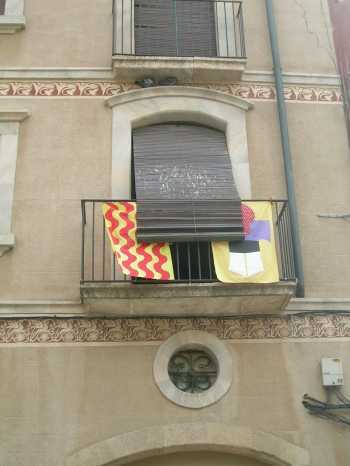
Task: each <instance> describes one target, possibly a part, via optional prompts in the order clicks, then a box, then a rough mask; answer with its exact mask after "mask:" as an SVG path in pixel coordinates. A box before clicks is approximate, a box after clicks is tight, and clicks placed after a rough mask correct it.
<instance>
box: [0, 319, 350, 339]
mask: <svg viewBox="0 0 350 466" xmlns="http://www.w3.org/2000/svg"><path fill="white" fill-rule="evenodd" d="M185 330H201V331H204V332H209V333H211V334H213V335H215V336H217V337H218V338H220V339H223V340H243V339H244V340H251V339H257V340H261V339H281V338H282V339H288V338H299V339H302V338H315V339H317V338H342V337H350V315H341V314H334V315H329V314H328V315H312V316H311V315H309V316H308V315H302V316H298V315H292V316H284V317H240V318H230V319H229V318H218V319H212V318H193V319H181V318H178V319H167V318H145V319H129V318H125V319H120V318H118V319H102V318H101V319H98V318H93V319H88V318H81V319H80V318H79V319H63V318H62V319H59V318H51V319H49V318H45V319H3V320H0V343H87V342H147V341H148V342H149V341H162V340H165V339H167V338H169V337H170V336H171V335H174V334H175V333H177V332H182V331H185Z"/></svg>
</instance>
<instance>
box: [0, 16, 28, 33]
mask: <svg viewBox="0 0 350 466" xmlns="http://www.w3.org/2000/svg"><path fill="white" fill-rule="evenodd" d="M25 25H26V19H25V17H24V16H10V15H1V16H0V34H14V33H15V32H19V31H21V30H22V29H24V28H25Z"/></svg>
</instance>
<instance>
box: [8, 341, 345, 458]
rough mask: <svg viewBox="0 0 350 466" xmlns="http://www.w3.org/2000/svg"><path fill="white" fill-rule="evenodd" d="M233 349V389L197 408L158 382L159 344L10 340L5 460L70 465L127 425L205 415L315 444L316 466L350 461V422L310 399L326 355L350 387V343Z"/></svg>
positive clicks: (239, 345) (318, 392)
mask: <svg viewBox="0 0 350 466" xmlns="http://www.w3.org/2000/svg"><path fill="white" fill-rule="evenodd" d="M230 346H231V349H232V354H233V384H232V387H231V389H230V391H229V392H228V394H227V395H226V396H225V397H224V398H223V399H222V400H221V401H219V402H218V403H216V404H214V405H212V406H210V407H208V408H204V409H201V410H196V411H193V410H189V409H186V408H181V407H178V406H176V405H174V404H172V403H171V402H170V401H168V400H167V399H165V398H164V397H163V395H162V394H161V393H160V391H159V390H158V388H157V386H156V385H155V383H154V381H153V376H152V366H153V360H154V357H155V354H156V351H157V348H158V344H157V343H149V344H143V343H138V344H132V343H130V344H127V343H125V344H119V345H118V344H115V345H114V344H109V345H108V346H107V345H105V346H103V344H102V345H97V346H79V345H75V346H74V345H73V346H56V345H54V344H52V345H51V346H50V344H49V345H48V346H36V347H33V346H25V345H24V346H22V347H11V345H7V346H6V347H4V346H2V347H1V348H0V370H1V380H2V381H1V384H0V418H1V422H0V434H1V435H0V437H1V439H2V441H1V444H0V458H1V464H4V465H6V466H22V465H23V466H47V465H48V464H50V465H51V466H63V465H64V458H65V457H66V456H68V455H70V454H72V453H74V452H76V451H78V450H80V449H81V448H85V447H88V446H90V445H93V444H95V443H97V442H101V441H103V440H105V439H107V438H110V437H114V436H116V435H117V434H120V433H123V432H131V431H134V430H138V429H141V428H144V427H150V426H161V425H166V424H175V423H196V422H198V423H203V422H215V423H224V424H228V425H232V426H235V427H248V428H250V429H251V430H252V431H266V432H270V433H272V434H274V435H276V436H278V437H280V438H282V439H284V440H286V441H288V442H291V443H292V444H294V445H297V446H300V447H303V448H306V449H307V450H308V451H309V452H310V454H311V459H312V461H311V465H312V466H313V465H317V466H345V465H346V464H348V463H349V462H350V451H349V448H348V439H349V432H348V429H347V428H346V427H342V426H340V425H337V424H333V423H331V422H328V421H326V420H322V419H318V418H315V417H312V416H310V415H309V414H308V413H307V412H306V411H305V410H304V408H303V406H302V404H301V400H302V396H303V394H304V393H309V394H310V395H311V396H314V397H315V398H319V399H325V397H326V393H325V391H324V390H323V388H322V387H321V377H320V368H319V363H320V359H321V358H322V357H340V358H342V361H343V365H344V373H345V387H344V392H345V393H349V383H350V382H349V373H350V364H349V358H348V354H349V341H338V342H336V341H333V342H332V341H329V342H326V341H325V340H323V341H315V340H314V341H307V340H306V341H298V342H293V341H289V342H280V341H278V340H274V341H270V342H269V341H261V342H254V341H249V342H248V341H247V342H235V343H234V342H233V343H231V344H230ZM146 464H148V463H146ZM224 464H226V463H224ZM248 464H249V463H248ZM138 466H139V465H138ZM215 466H217V465H215Z"/></svg>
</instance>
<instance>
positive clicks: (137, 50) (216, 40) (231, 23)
mask: <svg viewBox="0 0 350 466" xmlns="http://www.w3.org/2000/svg"><path fill="white" fill-rule="evenodd" d="M148 2H149V3H150V4H151V3H154V1H153V0H113V51H112V52H113V55H137V56H157V57H159V56H165V57H169V56H175V57H195V56H201V57H222V58H241V59H242V58H246V47H245V37H244V23H243V7H242V2H241V1H236V0H171V4H170V7H169V8H168V10H169V11H170V12H169V11H168V10H164V11H165V14H164V13H163V14H162V10H159V8H158V9H156V8H154V9H153V11H152V10H150V11H151V13H150V12H149V13H146V14H145V20H143V18H142V17H141V13H140V11H142V8H145V6H147V3H148ZM160 3H161V2H160ZM151 6H153V7H154V5H151ZM163 8H164V7H163ZM150 16H152V18H153V20H151V22H150V19H149V18H150ZM152 21H153V22H154V24H152Z"/></svg>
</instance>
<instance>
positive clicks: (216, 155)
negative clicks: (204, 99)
mask: <svg viewBox="0 0 350 466" xmlns="http://www.w3.org/2000/svg"><path fill="white" fill-rule="evenodd" d="M133 150H134V169H135V185H136V198H137V203H138V210H137V225H138V232H137V236H138V239H139V240H144V241H170V242H172V241H173V242H179V241H210V240H214V239H216V240H234V239H242V238H243V227H242V221H241V210H240V198H239V195H238V192H237V189H236V186H235V183H234V180H233V174H232V166H231V161H230V157H229V154H228V150H227V146H226V141H225V135H224V133H222V132H221V131H217V130H215V129H211V128H207V127H204V126H195V125H186V124H163V125H154V126H148V127H145V128H138V129H135V130H134V131H133Z"/></svg>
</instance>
